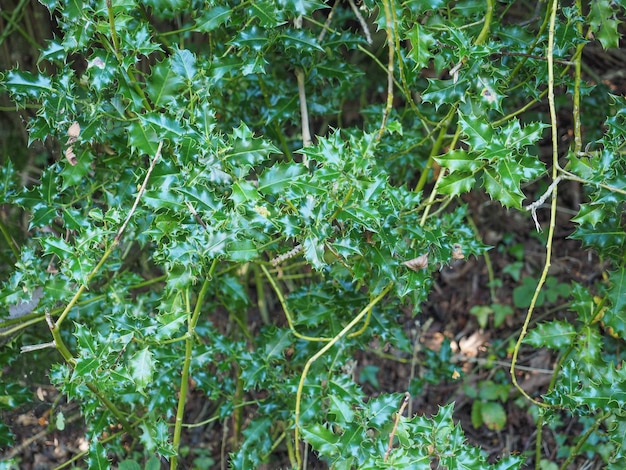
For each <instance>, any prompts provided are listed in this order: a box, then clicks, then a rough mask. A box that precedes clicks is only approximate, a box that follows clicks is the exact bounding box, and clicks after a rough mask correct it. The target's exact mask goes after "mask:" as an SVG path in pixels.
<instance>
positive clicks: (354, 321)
mask: <svg viewBox="0 0 626 470" xmlns="http://www.w3.org/2000/svg"><path fill="white" fill-rule="evenodd" d="M392 287H393V283H392V282H390V283H389V284H387V287H385V288H384V289H383V290H382V291H381V292H380V294H378V295H377V296H376V297H374V298H373V299H372V300H370V302H369V303H368V304H367V305H366V306H365V308H364V309H363V310H361V311H360V312H359V313H358V314H357V315H356V316H355V317H354V318H353V319H352V321H351V322H350V323H348V324H347V325H346V326H345V327H344V328H343V330H341V331H340V332H339V333H337V335H335V336H334V337H333V338H332V339H331V340H330V341H329V342H328V343H327V344H325V345H324V346H323V347H322V348H321V349H320V350H319V351H318V352H316V353H315V354H314V355H313V356H311V358H309V360H308V361H307V362H306V364H305V366H304V369H303V370H302V375H300V383H299V384H298V390H297V392H296V416H295V434H294V441H295V443H296V446H295V447H296V462H297V468H300V467H301V466H302V457H301V456H300V445H299V443H298V441H299V440H300V408H301V405H302V390H303V389H304V381H305V379H306V376H307V374H308V372H309V369H310V368H311V366H312V365H313V363H314V362H315V361H317V360H318V359H319V358H320V357H322V356H323V355H324V354H325V353H326V352H327V351H328V350H329V349H330V348H332V347H333V346H334V345H335V344H336V343H337V342H338V341H339V340H340V339H341V338H343V337H344V336H346V334H348V332H349V331H350V330H351V329H352V328H354V327H355V326H356V325H357V324H358V323H359V322H360V321H361V320H362V319H363V317H364V316H365V315H367V314H368V313H369V312H370V310H372V309H373V308H374V306H375V305H376V304H377V303H378V302H380V301H381V300H382V299H383V298H384V297H385V296H386V295H387V294H388V293H389V291H390V290H391V288H392Z"/></svg>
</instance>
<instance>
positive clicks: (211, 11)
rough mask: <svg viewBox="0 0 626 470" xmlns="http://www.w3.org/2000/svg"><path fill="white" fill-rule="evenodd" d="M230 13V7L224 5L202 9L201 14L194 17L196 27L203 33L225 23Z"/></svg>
mask: <svg viewBox="0 0 626 470" xmlns="http://www.w3.org/2000/svg"><path fill="white" fill-rule="evenodd" d="M255 3H257V2H255ZM231 15H232V9H231V8H228V7H226V6H224V5H216V6H214V7H211V8H206V9H203V11H202V15H201V16H200V17H198V18H197V19H196V28H197V29H198V30H199V31H202V32H204V33H208V32H211V31H213V30H215V29H217V28H219V27H220V26H222V25H223V24H225V23H227V22H228V20H229V19H230V18H231Z"/></svg>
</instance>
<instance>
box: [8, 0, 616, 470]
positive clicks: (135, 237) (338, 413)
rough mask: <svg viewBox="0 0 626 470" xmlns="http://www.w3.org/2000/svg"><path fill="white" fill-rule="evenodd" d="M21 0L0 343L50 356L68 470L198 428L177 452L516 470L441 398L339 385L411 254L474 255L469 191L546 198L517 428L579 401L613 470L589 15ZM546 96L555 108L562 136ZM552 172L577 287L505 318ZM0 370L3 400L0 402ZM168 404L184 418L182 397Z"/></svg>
mask: <svg viewBox="0 0 626 470" xmlns="http://www.w3.org/2000/svg"><path fill="white" fill-rule="evenodd" d="M41 2H42V3H43V4H44V5H45V6H46V7H47V8H48V10H49V11H50V14H51V15H52V18H53V19H54V22H55V24H56V25H57V28H58V29H57V33H56V35H55V37H54V38H52V39H51V40H49V41H48V42H47V44H46V45H45V46H44V47H43V48H42V50H41V54H40V57H39V60H38V64H37V69H36V70H26V69H24V68H20V67H16V68H13V69H11V70H6V71H4V72H3V73H2V75H1V79H0V87H1V89H2V90H3V91H5V92H6V93H8V94H9V96H10V97H11V99H12V101H13V102H14V103H15V106H16V107H17V108H18V109H27V108H28V109H32V108H35V109H36V114H35V115H33V116H32V118H31V119H30V120H29V122H28V136H29V141H30V142H35V141H43V142H46V143H47V144H48V145H49V146H50V147H51V148H52V149H53V150H52V154H53V156H54V158H53V159H48V160H46V159H45V158H44V159H43V160H45V161H42V164H41V167H40V168H39V169H38V171H33V169H29V168H23V167H21V166H20V163H19V162H18V161H14V159H12V158H11V155H3V157H2V158H3V165H2V169H1V177H0V181H1V183H0V192H1V194H2V201H3V203H4V206H3V211H4V212H5V213H6V214H9V215H11V217H10V218H7V219H5V220H2V229H3V230H2V232H3V236H4V240H5V242H6V245H5V246H4V247H3V248H2V250H3V254H2V256H3V257H4V259H6V260H10V262H9V263H8V264H7V268H6V270H5V271H3V276H4V282H3V284H2V291H1V292H2V295H1V301H2V304H3V306H4V309H3V311H4V313H3V315H2V320H1V323H0V326H2V328H3V329H2V330H1V333H0V334H2V337H3V341H4V342H5V343H6V346H5V347H4V348H5V353H4V354H3V356H2V358H3V362H4V364H10V363H12V362H14V361H16V360H18V359H19V358H21V357H23V356H25V355H26V356H28V357H29V359H28V362H31V361H36V360H37V359H38V358H41V359H43V358H47V357H49V356H50V357H52V358H53V362H54V365H53V366H52V368H51V370H50V373H49V376H50V380H51V382H52V383H53V384H54V385H55V386H56V387H57V388H58V390H59V391H60V392H62V394H64V395H65V396H66V397H67V399H68V400H72V401H74V402H77V403H79V404H80V407H81V412H82V415H83V416H84V419H85V422H86V432H87V437H88V438H89V450H88V451H87V452H86V454H85V456H84V458H85V461H86V464H87V465H88V466H89V467H90V468H91V467H94V468H104V467H107V466H110V465H111V464H112V463H116V462H117V463H119V462H122V464H124V465H131V463H132V462H135V463H137V462H144V461H145V460H144V459H147V458H149V457H150V456H151V455H158V456H159V457H160V458H162V459H165V460H168V461H169V464H170V467H171V468H176V466H177V464H178V463H179V462H180V459H181V458H184V457H185V456H186V455H189V454H190V453H191V455H192V456H199V455H203V454H202V453H201V452H200V451H199V450H198V449H194V444H193V443H192V442H190V441H186V439H185V437H186V436H188V433H187V432H186V431H187V430H189V429H193V427H200V426H206V427H208V426H212V425H213V423H216V422H217V423H220V424H221V426H222V428H223V430H224V431H223V434H224V438H223V442H222V444H221V451H220V449H217V450H216V451H215V452H213V454H212V457H211V458H209V459H208V460H204V462H205V464H206V465H208V464H207V463H206V462H208V461H210V462H213V461H214V460H213V459H217V458H218V455H220V453H221V457H222V458H226V459H228V462H229V464H230V465H231V466H232V467H234V468H255V467H257V466H259V465H261V464H263V463H266V464H268V463H269V464H271V463H272V462H277V461H278V460H276V459H277V458H278V457H277V456H279V455H283V456H284V455H287V458H288V459H289V462H290V465H291V466H293V467H303V466H306V461H307V458H308V457H309V453H311V452H314V453H315V454H316V456H317V458H319V459H321V460H323V461H325V462H327V463H328V464H329V465H331V466H332V467H333V468H346V469H348V468H372V469H373V468H398V467H403V468H409V467H410V468H431V466H432V465H439V466H441V467H444V468H492V467H493V468H520V466H521V465H522V463H523V462H524V461H525V459H526V458H531V457H532V456H531V455H526V454H523V455H520V456H509V457H503V458H502V459H500V460H499V461H498V462H497V463H493V462H492V463H488V462H487V456H486V453H485V452H484V451H483V450H481V449H479V448H477V447H473V446H471V445H469V444H468V443H467V441H466V439H465V437H464V432H463V430H462V429H461V427H460V426H459V425H458V424H455V423H454V421H453V420H452V411H453V405H452V404H445V403H442V404H441V405H442V407H441V409H440V411H439V413H438V414H437V415H435V416H432V417H422V416H408V417H404V416H402V412H403V411H404V409H405V405H406V402H407V401H408V400H410V396H409V397H406V396H405V395H403V392H404V390H398V393H395V394H381V395H379V396H377V397H375V398H368V397H367V396H366V394H365V393H364V391H363V389H362V387H361V386H360V385H359V384H358V382H357V381H355V380H354V377H353V371H352V368H351V366H350V364H352V360H353V356H354V354H355V352H356V351H358V350H360V349H363V348H365V347H366V346H368V345H371V344H390V345H392V347H393V348H394V350H395V351H396V352H397V355H399V356H401V355H408V356H409V357H410V356H411V354H413V349H414V345H413V344H412V339H411V338H410V337H409V335H408V334H407V331H405V330H404V329H403V327H402V326H401V323H400V322H399V320H400V318H402V316H403V315H404V314H405V312H406V311H409V312H412V314H413V315H416V314H417V313H418V312H419V311H420V305H421V304H422V303H423V302H424V301H425V300H426V299H427V296H428V295H429V292H430V290H431V287H432V285H433V276H434V273H435V272H436V271H437V270H439V269H441V268H442V267H444V266H447V265H448V264H450V263H451V261H454V260H461V259H465V258H467V257H470V256H476V257H480V256H482V255H483V254H484V253H485V252H486V250H488V249H489V247H488V246H486V245H485V244H483V243H482V242H481V240H480V239H479V237H478V236H477V234H476V232H475V230H474V228H473V226H472V223H470V218H469V214H468V207H467V204H465V203H464V202H463V198H462V196H463V195H464V194H465V193H467V192H470V191H485V192H486V193H487V194H488V195H489V196H490V197H491V198H492V199H493V200H494V201H498V202H499V203H501V204H502V205H503V206H505V207H506V208H510V209H512V210H519V211H523V212H524V213H525V214H528V217H532V218H533V219H534V220H535V221H536V223H537V228H538V229H540V230H541V227H540V223H539V221H538V219H537V212H538V210H540V209H541V207H542V205H543V204H544V203H545V202H546V201H549V206H548V208H549V211H548V212H549V214H550V215H549V219H548V220H547V221H546V220H542V222H543V225H544V227H543V229H545V230H546V232H545V233H544V236H545V248H546V263H545V267H544V270H543V272H542V276H541V277H540V279H539V281H538V285H537V287H536V289H535V291H534V292H533V297H532V299H531V301H530V307H529V308H528V310H527V317H526V321H525V323H524V326H523V329H522V331H521V333H520V335H519V339H518V342H517V344H516V345H515V348H514V349H513V354H512V359H513V361H512V366H511V379H512V380H513V383H514V384H515V385H516V386H517V387H518V388H519V392H520V393H521V394H522V395H526V394H525V392H524V390H523V389H522V388H521V387H520V386H519V384H517V372H516V369H515V365H516V360H517V355H518V352H519V350H520V347H521V345H522V343H523V342H524V343H525V344H526V347H530V346H533V347H536V348H551V349H554V350H556V351H558V352H560V355H559V360H558V362H557V367H556V368H555V372H554V378H553V381H552V382H551V384H550V387H549V389H548V391H547V392H546V394H545V395H544V396H543V397H534V398H533V397H530V396H528V395H526V397H527V399H528V404H529V406H532V407H534V408H536V410H537V411H538V415H537V416H538V418H537V419H538V423H539V424H538V430H539V432H540V431H541V423H543V422H549V421H550V419H552V418H553V417H554V416H555V415H556V414H558V413H564V412H565V413H568V414H570V415H572V416H580V417H583V416H585V417H588V416H592V417H593V418H594V419H593V420H591V421H590V424H589V425H588V429H589V435H591V434H593V433H596V434H597V432H598V429H599V428H600V427H601V426H602V429H603V432H604V434H603V439H604V442H605V443H606V446H607V451H606V458H605V460H606V462H607V464H608V465H609V466H612V468H622V466H623V465H624V463H625V461H626V460H625V457H624V451H623V449H624V448H625V442H624V436H625V435H626V433H625V432H624V427H625V425H626V420H624V411H625V407H626V396H625V395H624V394H625V393H626V392H625V391H624V390H626V376H625V375H624V374H625V372H624V369H622V368H620V362H619V361H620V359H619V347H618V345H619V342H620V341H621V340H622V339H623V338H624V337H625V336H626V268H625V263H626V258H625V255H624V253H625V251H626V250H625V248H626V242H625V239H626V237H625V232H624V225H625V224H624V222H625V221H624V217H623V213H624V201H625V199H624V194H625V192H626V179H625V176H624V174H625V170H626V159H625V158H624V154H623V150H622V148H623V145H624V142H625V141H626V127H625V126H624V109H625V106H624V104H626V103H625V100H624V98H623V97H621V96H613V95H610V94H608V93H607V90H606V86H605V85H603V84H601V83H598V84H596V85H592V84H591V83H590V82H589V81H588V79H587V78H585V76H584V75H583V73H582V71H581V69H582V65H583V60H582V51H583V48H584V46H585V44H586V43H587V42H589V41H590V40H591V39H592V38H597V40H598V41H599V42H600V43H601V45H602V46H603V47H605V48H609V47H616V46H617V45H618V40H619V33H618V27H619V19H618V18H619V13H620V10H619V7H618V6H617V5H615V4H614V3H612V2H610V1H608V0H600V1H598V2H593V5H592V6H591V8H587V7H586V6H584V5H582V4H581V3H580V2H578V3H575V4H573V5H567V6H564V5H563V6H562V5H559V3H558V2H557V1H551V2H546V3H545V4H544V3H542V4H540V5H538V7H537V10H534V9H529V6H528V5H527V4H525V3H524V4H522V3H521V2H504V3H496V2H494V1H493V0H486V1H485V2H477V1H475V0H468V1H461V2H447V1H444V0H438V1H429V2H425V1H421V0H414V1H397V2H396V1H391V0H379V1H374V0H363V1H362V2H356V3H355V2H353V1H351V0H349V1H348V2H328V3H324V2H319V1H314V0H277V1H272V0H261V1H254V2H251V1H243V2H226V1H214V2H203V1H199V0H149V1H144V2H139V1H136V0H106V1H105V0H84V1H80V0H70V1H68V2H61V1H58V0H41ZM533 8H534V7H533ZM588 110H589V113H587V111H588ZM583 111H584V113H583ZM557 112H558V113H560V114H562V113H565V112H566V113H568V115H569V116H570V118H571V120H572V123H573V124H572V129H573V130H572V133H573V137H574V138H573V140H572V141H571V144H570V145H569V146H568V147H567V148H565V147H564V146H563V145H560V142H561V137H560V136H559V135H557V131H558V128H557V122H556V119H557ZM585 120H588V121H589V122H586V121H585ZM598 120H600V122H601V123H602V127H598V126H597V125H596V126H594V125H592V123H594V122H597V121H598ZM539 142H547V145H551V146H552V149H551V151H550V152H548V153H550V154H549V155H540V152H539V145H538V143H539ZM28 172H30V174H31V175H32V176H33V177H34V181H33V182H26V183H25V181H27V179H25V178H23V175H24V174H26V173H28ZM568 180H569V181H575V182H577V183H579V184H580V185H581V187H582V188H583V190H584V194H585V196H584V197H585V199H584V203H582V204H581V205H580V209H579V212H578V214H577V215H576V216H575V217H574V218H573V220H574V222H575V223H576V224H577V228H576V231H575V232H574V234H573V235H572V237H573V238H576V239H578V240H581V242H582V243H583V244H584V245H586V246H588V247H589V248H592V249H593V250H595V251H596V252H597V253H598V255H599V256H600V257H601V258H602V259H603V260H604V261H605V262H606V263H607V264H606V266H608V267H607V269H606V272H605V279H603V280H602V281H601V282H598V283H597V285H596V286H595V287H594V288H593V289H589V288H587V287H583V286H581V285H572V286H571V297H572V299H573V300H572V301H571V304H570V308H571V312H572V314H573V317H572V318H574V319H575V320H574V321H569V322H565V321H563V320H554V321H547V322H544V323H541V324H539V325H536V326H534V327H533V328H532V329H531V330H530V331H529V332H528V325H529V324H530V320H531V318H532V314H533V312H534V306H535V304H536V301H537V298H538V296H539V295H543V294H542V286H543V284H544V282H545V280H546V277H547V273H548V268H549V265H550V256H551V249H552V242H553V239H554V229H555V218H556V215H557V211H558V206H557V202H558V200H559V188H560V187H561V186H562V184H564V183H565V182H566V181H568ZM539 181H545V182H546V183H545V184H544V185H543V188H544V190H543V191H542V192H540V193H536V194H535V193H533V192H530V193H529V192H528V191H527V192H526V193H525V192H524V188H527V187H529V186H528V185H529V183H535V182H539ZM530 187H533V186H530ZM527 198H528V199H527ZM21 211H24V212H25V213H27V214H28V225H27V227H21V225H20V216H19V215H20V213H21ZM9 266H10V267H9ZM600 317H602V318H600ZM609 328H610V331H611V332H612V333H613V337H611V336H608V338H609V339H608V341H607V335H605V332H606V331H607V330H608V329H609ZM527 332H528V334H527ZM18 333H19V334H18ZM20 347H21V348H22V349H21V351H20ZM48 348H52V349H48ZM52 350H53V351H55V353H54V354H50V351H52ZM424 354H425V355H424V358H429V363H428V364H426V363H425V364H424V367H427V368H429V369H430V372H429V376H430V380H432V381H435V382H437V381H445V380H455V378H456V377H458V375H459V370H457V367H456V366H454V365H453V364H452V363H451V362H450V360H449V359H450V357H449V348H448V349H446V348H442V350H441V351H440V352H439V354H438V355H437V354H434V355H433V354H431V353H426V352H425V353H424ZM424 360H425V359H424ZM420 380H422V379H418V380H417V381H416V382H415V383H413V384H412V390H411V391H412V392H415V393H419V390H420V389H421V387H423V383H420ZM423 380H425V379H423ZM2 387H3V388H4V391H3V395H5V396H7V397H13V398H12V399H11V400H6V401H5V402H4V403H3V405H6V404H8V405H9V406H14V405H15V400H16V399H17V398H15V397H18V396H22V395H21V394H24V391H23V390H22V391H21V392H19V393H18V390H17V389H15V388H12V387H15V385H14V384H12V383H6V384H4V385H2ZM192 395H194V396H197V395H200V396H201V397H203V400H205V401H206V403H207V410H208V411H207V412H206V413H208V414H209V417H208V418H207V417H206V416H204V418H203V419H200V420H199V421H194V416H191V415H189V414H188V413H186V412H185V411H186V404H187V403H188V400H189V398H190V397H191V396H192ZM57 413H58V416H57V419H56V423H57V424H58V423H59V422H62V418H63V416H62V414H61V412H60V411H59V412H57ZM3 432H4V433H5V434H6V436H7V437H4V438H3V440H2V441H3V443H4V444H9V443H10V442H11V437H10V430H9V428H8V427H7V426H6V425H5V426H4V428H3ZM589 435H587V436H586V437H585V436H582V437H581V439H580V443H581V444H580V445H581V446H582V443H584V441H585V439H586V438H588V436H589ZM537 442H538V445H539V446H540V445H541V439H538V440H537ZM520 450H521V449H520ZM573 450H574V451H573V452H572V455H573V456H574V455H576V453H577V452H579V451H580V447H577V446H575V447H573ZM226 452H229V455H228V456H226V455H225V454H226ZM149 462H151V465H154V460H150V461H149ZM15 464H16V465H17V462H16V461H15ZM120 468H121V467H120ZM129 468H130V467H129Z"/></svg>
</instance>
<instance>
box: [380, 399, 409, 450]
mask: <svg viewBox="0 0 626 470" xmlns="http://www.w3.org/2000/svg"><path fill="white" fill-rule="evenodd" d="M410 399H411V394H410V393H409V392H405V394H404V400H402V405H401V406H400V409H399V410H398V412H397V413H396V421H395V423H393V429H392V430H391V434H390V435H389V444H388V445H387V452H385V458H384V459H383V461H384V462H386V461H387V459H388V458H389V454H391V451H392V450H393V438H394V437H396V431H397V430H398V424H400V418H401V417H402V413H404V409H405V408H406V406H407V405H408V404H409V400H410Z"/></svg>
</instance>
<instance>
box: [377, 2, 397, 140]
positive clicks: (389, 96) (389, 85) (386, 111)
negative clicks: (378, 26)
mask: <svg viewBox="0 0 626 470" xmlns="http://www.w3.org/2000/svg"><path fill="white" fill-rule="evenodd" d="M383 6H384V8H385V19H386V24H387V27H386V28H385V29H386V32H387V49H388V57H387V104H386V105H385V109H384V110H383V118H382V120H381V122H380V129H379V130H378V135H377V137H376V139H377V140H380V139H382V137H383V132H385V127H386V126H387V118H388V117H389V114H390V113H391V107H392V106H393V59H394V56H395V54H396V51H395V44H394V42H393V29H392V28H393V24H392V18H391V7H390V6H389V0H383Z"/></svg>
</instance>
